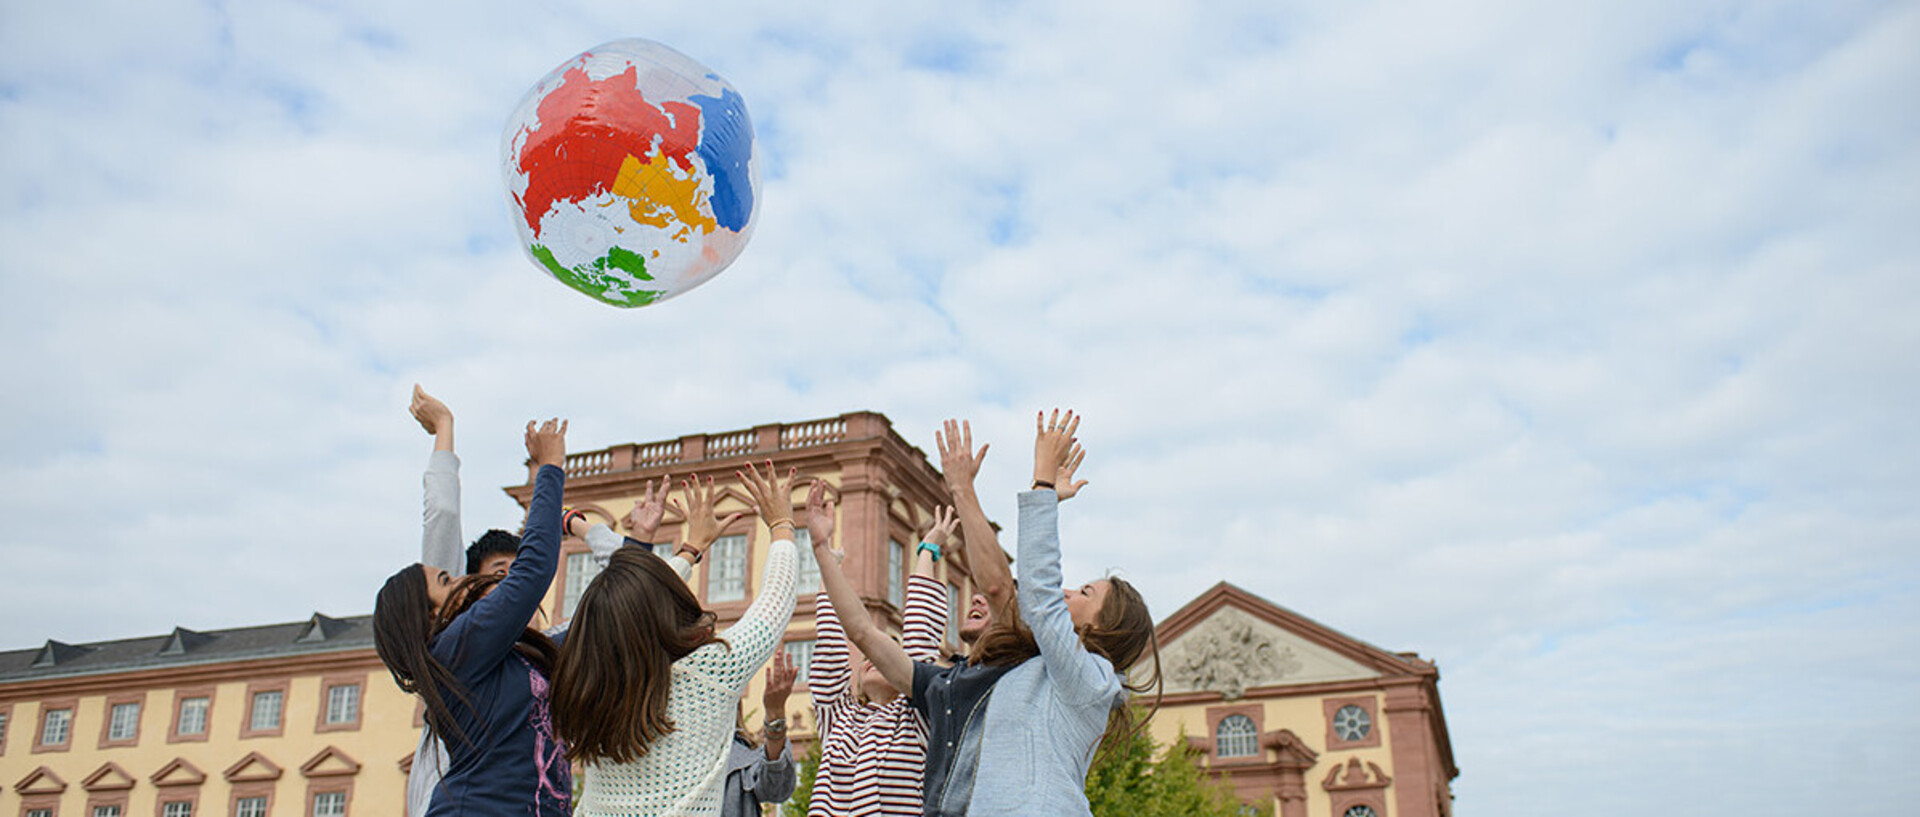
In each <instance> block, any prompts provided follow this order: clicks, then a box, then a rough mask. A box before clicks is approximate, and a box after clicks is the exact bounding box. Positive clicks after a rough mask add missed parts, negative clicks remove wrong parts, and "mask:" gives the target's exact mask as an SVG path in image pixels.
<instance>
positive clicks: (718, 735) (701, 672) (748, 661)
mask: <svg viewBox="0 0 1920 817" xmlns="http://www.w3.org/2000/svg"><path fill="white" fill-rule="evenodd" d="M795 561H796V557H795V552H794V546H793V541H792V540H791V539H777V540H775V541H774V542H773V545H772V547H771V548H770V552H769V553H768V554H767V564H766V568H765V572H764V573H763V575H762V576H761V579H760V594H759V595H758V596H756V597H755V598H754V600H753V604H752V606H750V607H748V608H747V611H746V613H745V614H743V615H742V616H741V617H740V620H739V621H738V622H736V623H734V625H733V626H732V627H728V628H727V629H725V630H723V631H721V632H720V633H719V635H720V638H721V639H723V640H724V641H725V642H726V643H724V644H708V645H706V646H704V647H701V648H699V649H697V650H694V651H693V652H691V653H688V654H687V656H686V657H685V658H682V659H680V660H679V661H676V662H674V664H673V680H672V684H673V686H672V688H671V691H670V692H668V694H667V717H669V718H672V719H673V724H674V729H673V731H672V732H668V733H667V735H666V736H665V737H664V738H661V739H660V740H658V741H656V742H654V744H653V745H652V746H649V747H647V753H646V754H645V755H642V756H641V757H640V759H639V760H636V761H634V762H632V763H590V764H588V765H587V766H586V771H585V773H584V775H583V780H584V781H585V782H584V785H583V787H582V789H581V792H580V802H579V809H580V811H579V813H580V814H581V815H586V817H669V816H670V817H681V816H682V815H699V817H712V815H717V814H719V813H720V798H721V784H722V783H723V782H724V781H725V779H726V773H727V755H728V746H729V745H730V744H731V742H732V740H733V730H734V708H735V704H736V703H738V701H739V700H740V691H741V690H742V689H744V688H746V685H747V682H748V681H750V680H752V678H753V674H754V673H755V672H756V671H758V670H759V669H760V667H761V666H762V665H764V664H766V662H767V659H768V658H770V657H772V655H773V651H774V650H775V649H777V648H779V646H780V642H781V640H782V637H783V636H784V635H785V633H786V629H787V622H788V620H790V619H791V618H793V602H794V598H793V583H794V572H795Z"/></svg>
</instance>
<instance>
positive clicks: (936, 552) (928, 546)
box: [914, 539, 940, 562]
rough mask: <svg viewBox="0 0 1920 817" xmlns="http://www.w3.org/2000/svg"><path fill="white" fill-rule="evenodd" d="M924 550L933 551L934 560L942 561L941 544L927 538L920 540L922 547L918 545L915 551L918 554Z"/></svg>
mask: <svg viewBox="0 0 1920 817" xmlns="http://www.w3.org/2000/svg"><path fill="white" fill-rule="evenodd" d="M922 550H924V551H926V552H928V553H931V554H933V560H934V561H936V562H937V561H940V546H939V545H936V544H934V543H932V542H929V541H927V540H925V539H922V540H920V547H918V548H915V549H914V552H915V553H916V554H918V553H919V552H920V551H922Z"/></svg>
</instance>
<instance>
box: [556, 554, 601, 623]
mask: <svg viewBox="0 0 1920 817" xmlns="http://www.w3.org/2000/svg"><path fill="white" fill-rule="evenodd" d="M575 559H578V560H579V562H578V563H575V561H574V560H575ZM560 564H561V569H562V572H563V573H564V575H562V576H561V577H560V620H561V621H570V620H572V619H573V611H575V610H578V609H580V596H581V595H582V594H584V593H586V592H587V585H590V584H593V579H594V577H595V576H598V575H600V571H601V570H602V569H603V568H601V566H600V565H599V563H597V562H595V561H594V560H593V551H592V550H589V549H586V548H584V547H583V548H581V549H580V550H575V551H569V552H566V553H563V554H561V558H560Z"/></svg>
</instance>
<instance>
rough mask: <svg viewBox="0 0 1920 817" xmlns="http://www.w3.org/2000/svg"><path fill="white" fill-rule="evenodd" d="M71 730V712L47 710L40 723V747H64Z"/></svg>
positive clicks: (66, 710)
mask: <svg viewBox="0 0 1920 817" xmlns="http://www.w3.org/2000/svg"><path fill="white" fill-rule="evenodd" d="M72 728H73V710H71V709H49V710H47V712H46V714H45V715H44V716H42V718H41V721H40V745H41V746H65V745H67V736H68V734H69V733H70V732H71V731H72Z"/></svg>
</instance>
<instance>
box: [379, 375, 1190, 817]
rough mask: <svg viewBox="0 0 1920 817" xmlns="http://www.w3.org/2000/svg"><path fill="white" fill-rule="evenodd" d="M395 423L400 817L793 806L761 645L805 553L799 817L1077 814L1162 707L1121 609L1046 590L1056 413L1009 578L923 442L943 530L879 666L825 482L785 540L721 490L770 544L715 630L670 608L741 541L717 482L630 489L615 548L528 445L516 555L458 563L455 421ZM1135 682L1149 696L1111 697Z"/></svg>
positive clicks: (1045, 419)
mask: <svg viewBox="0 0 1920 817" xmlns="http://www.w3.org/2000/svg"><path fill="white" fill-rule="evenodd" d="M412 412H413V415H414V417H415V418H416V419H417V420H418V421H419V422H420V424H421V425H422V427H424V428H425V429H426V430H427V431H428V432H429V433H431V434H433V436H434V451H433V453H432V455H431V456H430V458H429V460H428V467H427V472H426V477H425V492H426V503H425V504H426V508H425V519H424V533H423V537H422V547H421V550H422V552H421V561H420V563H418V564H413V565H409V566H407V567H406V568H403V569H401V570H400V572H398V573H396V574H394V575H393V576H392V577H391V578H389V579H388V580H387V582H386V584H385V586H384V587H382V588H381V590H380V592H379V594H378V597H377V599H376V603H375V607H374V630H375V644H376V647H377V649H378V651H379V654H380V657H381V659H382V660H383V661H384V662H385V663H386V665H387V668H388V669H389V671H391V673H392V674H393V677H394V680H395V681H396V682H397V683H398V684H399V685H400V687H401V688H402V689H403V690H406V691H408V692H410V693H414V694H417V695H418V696H419V697H420V699H421V701H422V702H423V706H424V710H425V720H426V725H427V728H426V729H423V730H422V733H421V739H420V745H419V747H418V749H417V750H416V753H415V757H414V762H413V766H412V771H411V773H410V776H409V778H408V814H409V815H410V817H422V816H423V815H424V816H425V817H442V816H443V815H465V814H479V815H495V814H502V815H504V814H515V815H522V814H534V815H567V814H574V813H578V814H583V815H622V816H624V815H728V817H734V816H735V815H750V814H759V813H760V805H761V804H763V803H777V802H780V801H783V800H786V799H788V798H789V797H790V796H791V795H792V792H793V790H794V787H795V778H796V775H795V769H794V763H793V760H792V754H791V749H790V748H789V747H788V746H787V742H786V720H785V715H786V709H785V707H786V698H787V695H788V693H789V692H790V691H791V689H792V687H793V683H794V680H795V675H796V672H795V668H794V666H793V665H792V663H791V662H790V661H788V660H787V658H786V655H785V653H784V652H783V651H781V650H780V645H781V641H782V637H783V636H784V634H785V631H786V628H787V624H788V621H789V619H791V617H792V615H793V609H794V594H795V590H794V583H795V579H796V575H797V567H798V559H797V551H796V545H795V543H794V540H795V536H794V534H795V532H796V531H798V530H802V529H804V530H806V531H807V532H808V537H807V539H808V546H809V547H811V548H812V550H813V555H814V558H815V562H816V563H817V564H818V566H819V572H820V582H821V586H822V588H823V589H822V591H821V592H820V594H819V598H818V599H817V604H816V607H815V611H816V612H815V619H816V627H817V641H816V646H815V652H814V658H813V662H812V666H811V668H810V671H809V672H808V679H807V683H808V685H809V691H810V693H811V694H812V698H813V705H814V708H815V722H816V725H817V734H818V737H819V740H820V742H821V757H820V766H819V771H818V774H817V775H816V777H815V779H814V785H813V794H812V799H811V801H810V802H809V807H808V813H809V815H816V816H818V817H825V816H827V815H833V816H834V817H838V815H902V817H910V816H912V815H941V816H946V815H1075V814H1079V815H1087V814H1090V812H1089V810H1088V805H1087V800H1086V796H1085V794H1084V787H1085V784H1086V776H1087V771H1088V769H1089V767H1090V766H1091V764H1092V762H1093V759H1094V756H1095V753H1096V751H1097V750H1098V748H1099V746H1100V745H1101V744H1102V741H1103V739H1104V738H1106V737H1108V736H1112V735H1117V734H1120V733H1122V732H1124V731H1126V730H1129V729H1132V728H1137V727H1138V724H1137V723H1136V716H1135V713H1134V707H1133V706H1131V705H1130V701H1131V698H1132V696H1134V695H1136V694H1139V693H1143V692H1146V691H1148V690H1149V689H1152V688H1156V687H1157V686H1158V684H1159V665H1158V662H1159V658H1158V649H1157V645H1156V644H1155V642H1154V636H1153V621H1152V617H1151V615H1150V614H1149V612H1148V610H1147V606H1146V603H1145V601H1144V600H1143V599H1142V597H1141V595H1140V593H1139V591H1138V590H1136V589H1135V588H1134V587H1133V586H1132V585H1130V584H1128V583H1127V582H1125V581H1123V580H1121V579H1118V578H1112V577H1109V578H1103V579H1099V580H1096V581H1094V582H1091V583H1088V584H1085V585H1081V586H1079V587H1077V588H1074V589H1065V588H1064V586H1063V583H1062V577H1061V571H1060V541H1059V531H1058V506H1059V503H1061V502H1063V501H1065V500H1067V499H1070V498H1072V497H1073V496H1074V495H1075V494H1076V493H1077V492H1078V491H1079V490H1080V489H1081V488H1082V487H1084V486H1085V485H1086V481H1085V480H1077V479H1076V475H1077V473H1078V469H1079V467H1080V464H1081V462H1082V460H1083V458H1084V451H1083V450H1082V449H1081V447H1080V445H1079V443H1078V442H1077V440H1076V439H1075V436H1074V435H1075V433H1076V432H1077V430H1078V426H1079V418H1078V417H1076V416H1074V414H1073V413H1072V412H1067V413H1065V414H1061V413H1059V412H1057V411H1056V412H1054V413H1052V414H1051V415H1047V414H1042V415H1040V416H1038V417H1037V418H1036V421H1035V425H1036V431H1035V442H1034V472H1033V483H1032V486H1031V490H1028V491H1025V492H1022V493H1021V494H1020V495H1019V543H1020V547H1019V551H1018V555H1017V558H1016V559H1015V567H1016V568H1017V572H1018V576H1017V577H1016V576H1015V570H1014V569H1010V568H1009V567H1008V565H1007V562H1006V559H1005V557H1004V555H1003V551H1001V549H1000V546H999V544H998V541H997V539H996V537H995V534H994V529H993V526H992V524H991V523H990V522H989V521H988V520H987V517H986V514H985V512H984V511H983V510H982V509H981V505H980V502H979V498H978V495H977V494H976V493H975V492H974V485H973V482H974V478H975V476H976V475H977V473H978V471H979V466H980V462H981V460H982V459H983V458H984V457H985V455H986V453H987V446H985V445H982V446H981V447H980V448H979V449H977V450H976V449H974V447H973V441H972V432H971V429H970V428H969V427H968V426H967V425H966V424H965V423H960V422H956V421H948V422H947V423H946V425H945V427H944V428H943V429H942V431H941V432H939V433H937V434H936V439H937V441H938V444H939V449H940V459H941V467H942V470H943V471H944V472H945V476H946V480H947V484H948V487H949V489H950V490H951V492H952V494H953V497H954V502H955V505H954V507H953V508H941V509H937V510H936V511H935V514H934V518H933V522H932V525H931V527H930V528H929V530H928V531H927V534H926V536H925V537H924V539H923V541H922V542H921V543H920V544H919V546H918V548H917V550H916V553H915V565H914V569H913V573H912V575H911V576H910V577H909V578H908V581H907V592H906V602H905V605H904V609H903V610H902V618H903V624H904V626H903V627H902V632H901V634H900V637H899V639H898V640H895V639H894V637H893V636H892V635H891V634H889V633H888V632H887V631H886V630H885V629H883V628H881V626H880V625H879V624H878V623H876V622H875V621H874V620H873V618H872V616H871V614H870V613H869V611H868V608H867V605H866V603H865V602H864V601H863V600H862V599H861V598H860V596H859V594H858V592H857V591H856V590H855V589H854V587H853V585H852V583H851V582H850V581H849V580H848V578H847V577H846V575H845V574H844V572H843V571H842V569H841V566H840V562H841V559H842V558H844V552H843V551H842V550H841V549H840V548H838V547H837V546H836V545H835V544H834V538H833V534H834V529H835V521H834V520H835V511H836V509H835V503H834V502H833V501H831V499H830V498H829V491H828V486H827V485H826V484H825V483H824V482H821V481H818V480H815V481H814V483H813V484H812V486H811V488H810V489H809V490H808V493H807V499H806V502H805V505H804V508H803V510H804V513H805V517H804V518H803V519H800V520H798V521H796V519H795V512H794V511H795V509H794V507H793V502H792V492H793V488H794V481H795V475H794V474H793V473H792V472H791V471H789V473H788V474H786V475H785V476H784V477H783V476H781V475H780V474H778V473H775V471H774V469H773V466H772V464H771V463H767V465H766V470H765V472H764V473H763V472H762V470H761V469H760V468H757V467H754V466H751V465H749V466H748V467H747V469H746V470H745V471H743V472H741V473H740V474H739V477H740V479H741V482H742V483H743V486H744V488H745V490H746V493H747V495H748V497H749V499H750V500H751V503H752V506H753V511H754V512H755V513H756V514H757V515H758V516H759V518H760V521H761V522H762V523H763V524H764V525H765V526H766V528H767V529H768V531H769V534H770V538H771V542H772V544H771V546H770V547H769V550H768V554H767V559H766V563H765V567H764V573H763V576H762V580H761V582H760V583H759V585H758V587H759V592H758V594H757V595H756V596H755V598H754V600H753V602H752V603H751V604H750V605H749V606H748V608H747V610H746V611H745V612H744V613H743V614H742V615H741V616H740V618H739V620H737V621H736V622H734V623H733V624H732V625H731V626H729V627H726V628H724V629H722V628H720V627H719V626H718V622H717V619H716V617H715V615H714V613H713V612H711V611H709V610H706V609H704V608H702V607H701V606H700V603H699V600H698V599H697V598H696V597H695V595H694V594H693V592H692V590H691V589H689V587H688V585H687V578H688V576H689V575H690V574H691V572H692V568H693V565H694V564H696V563H698V562H699V561H700V559H701V558H702V557H703V556H704V555H705V553H706V551H707V549H708V548H709V547H710V546H711V545H712V544H713V542H714V541H715V540H717V539H718V538H719V536H720V532H721V531H722V530H723V529H724V528H725V527H726V526H727V525H729V524H731V523H732V522H734V521H735V520H736V519H737V518H738V517H739V516H740V515H739V514H732V515H729V516H726V517H724V518H722V517H721V516H720V515H719V514H717V513H716V512H715V510H714V502H715V489H714V486H713V482H712V480H711V479H709V480H707V482H706V484H704V485H702V484H700V481H699V480H697V479H695V480H684V481H682V483H681V486H680V487H681V492H682V497H683V498H684V499H685V505H684V506H683V505H682V504H681V502H680V501H679V500H676V499H670V498H669V494H670V493H671V478H668V479H666V480H663V481H662V482H661V483H660V484H657V485H656V484H654V483H649V484H648V485H647V488H646V493H645V494H644V495H643V496H642V497H641V498H640V499H639V500H638V501H637V502H636V503H635V505H634V508H633V510H632V512H630V513H629V514H628V515H627V517H626V519H625V520H624V521H625V525H626V527H627V528H628V529H629V534H628V535H624V536H623V535H621V534H619V533H616V532H615V531H614V530H613V529H612V528H611V527H610V526H608V525H606V524H596V523H591V522H589V521H588V520H587V519H586V518H585V516H583V515H581V514H579V513H576V512H572V511H567V510H565V508H564V505H563V496H562V495H563V492H564V488H565V481H566V475H565V472H564V470H563V465H564V461H565V458H566V423H565V422H563V421H557V420H555V421H548V422H546V423H544V424H537V425H536V424H535V423H528V424H527V429H526V433H525V440H526V447H527V454H528V456H529V457H530V458H531V461H532V462H533V463H534V464H535V465H536V466H537V470H536V473H535V476H534V490H533V498H532V501H531V502H530V503H529V505H528V509H527V515H526V520H525V523H524V525H523V527H522V530H521V533H520V534H519V535H518V536H515V535H514V534H510V533H506V532H504V531H489V532H488V533H487V534H486V535H485V536H482V537H480V539H479V540H477V541H476V542H475V543H474V545H473V546H472V547H471V548H467V549H466V552H465V553H464V554H463V553H462V546H461V544H460V543H461V533H460V523H459V481H458V479H459V478H458V468H459V460H458V458H457V457H456V456H455V455H454V453H453V415H452V412H451V411H449V410H448V409H447V407H446V406H445V405H444V404H442V403H441V402H440V401H438V400H436V399H434V398H432V397H431V396H429V395H427V394H426V393H425V392H423V391H421V390H420V389H419V388H418V387H415V390H414V400H413V405H412ZM668 507H672V508H673V509H674V510H676V511H678V512H679V513H681V514H682V515H683V516H684V518H685V520H686V521H685V524H684V525H683V526H682V529H683V531H684V535H683V537H682V540H681V541H680V542H678V543H676V544H675V545H673V546H672V547H670V548H669V547H667V546H666V545H665V544H661V543H657V540H656V533H657V530H658V528H659V526H660V524H661V521H662V519H663V518H664V515H665V511H666V509H667V508H668ZM956 527H957V528H958V529H959V531H960V532H961V534H962V540H963V542H964V546H963V547H962V548H961V552H962V553H963V554H964V555H962V556H961V557H960V558H963V559H964V560H965V562H966V564H967V566H968V567H969V568H970V573H971V575H972V578H973V583H974V586H975V589H976V591H977V592H976V593H974V595H973V596H972V598H971V599H970V603H969V605H968V608H967V610H966V612H965V614H964V616H965V617H964V619H963V620H962V622H961V624H960V626H959V628H958V631H959V636H960V640H961V642H962V643H963V644H965V645H966V647H967V650H966V652H965V654H947V653H946V652H945V651H944V649H943V645H942V633H944V632H945V630H946V627H947V621H946V618H947V610H948V605H947V603H946V597H945V594H946V593H947V588H946V585H945V584H944V583H942V582H940V581H939V580H937V579H935V578H934V569H935V568H934V565H935V564H936V563H937V562H938V561H939V560H940V559H942V558H952V557H954V556H955V555H956V554H954V553H950V552H948V548H949V542H950V540H951V539H952V535H953V533H954V530H955V528H956ZM567 535H573V536H580V537H583V538H584V539H585V540H586V542H587V544H588V546H589V548H590V550H591V552H592V554H593V558H594V559H595V560H596V561H599V562H600V563H601V564H602V569H601V570H600V572H599V573H598V575H596V576H595V577H594V579H593V580H592V581H591V582H590V583H589V584H588V586H587V587H586V588H585V590H584V592H582V593H581V596H580V599H579V602H578V603H577V604H576V606H575V609H574V613H573V616H572V617H571V618H570V619H569V620H568V622H566V624H564V625H562V626H560V627H557V628H551V629H542V628H541V627H540V624H541V623H542V622H541V620H540V615H541V613H540V601H541V598H542V597H543V596H544V595H545V592H546V590H547V587H548V586H549V585H550V584H551V583H552V581H553V578H554V574H555V571H556V569H557V566H558V563H559V554H560V542H561V540H562V538H563V537H564V536H567ZM509 549H510V552H508V551H509ZM463 555H464V556H465V558H464V559H463V558H462V556H463ZM855 649H857V650H858V652H859V654H860V655H861V656H864V660H862V661H860V663H859V665H858V667H857V671H856V667H855V666H854V664H853V650H855ZM770 660H771V664H769V662H770ZM1148 660H1151V661H1152V663H1153V672H1152V673H1151V676H1150V677H1149V679H1148V680H1147V681H1146V682H1145V683H1142V684H1131V683H1129V681H1128V675H1129V671H1130V670H1132V669H1133V667H1134V666H1135V665H1136V664H1141V663H1142V662H1144V661H1148ZM763 666H765V667H768V669H767V676H766V677H767V683H766V685H765V690H764V694H763V697H762V700H761V704H762V705H763V707H764V709H763V713H764V717H763V724H764V727H763V732H762V734H761V735H752V734H749V733H748V731H747V730H746V729H745V728H744V726H743V723H744V717H743V713H742V705H741V695H742V693H743V691H744V690H745V689H746V687H747V685H748V683H749V682H750V681H751V680H752V677H753V675H754V674H755V673H757V672H759V671H760V669H761V667H763ZM575 764H578V765H579V767H580V768H581V770H582V775H583V777H582V780H581V781H580V786H579V787H578V797H577V798H576V797H575V796H574V792H575V785H574V781H573V779H572V770H573V768H574V765H575ZM576 800H577V802H576Z"/></svg>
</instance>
